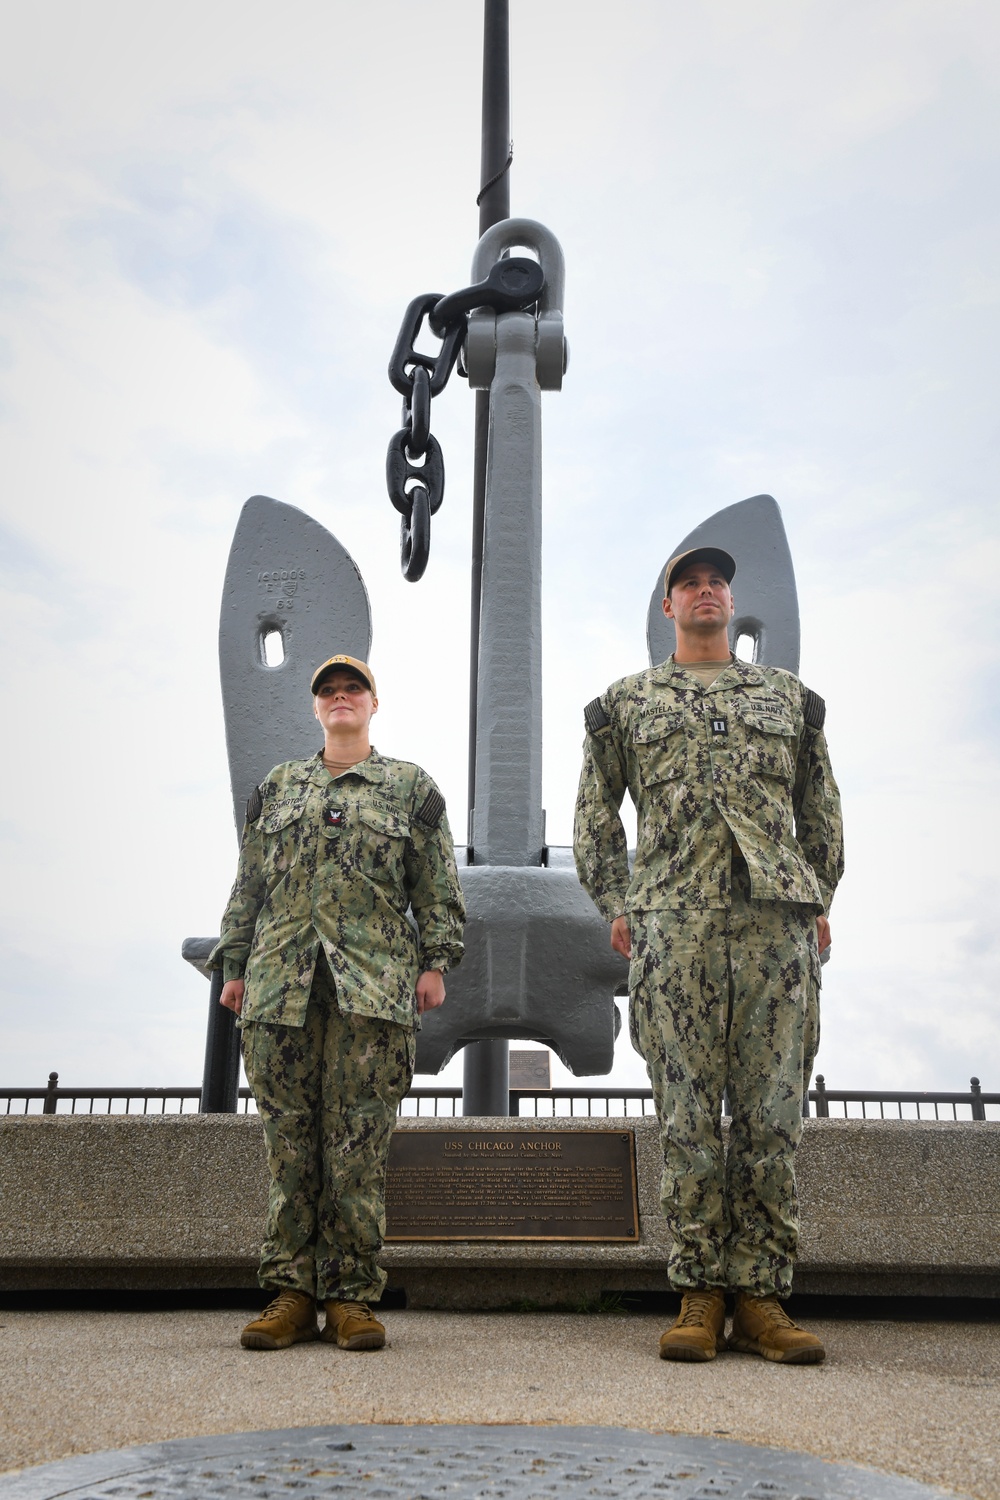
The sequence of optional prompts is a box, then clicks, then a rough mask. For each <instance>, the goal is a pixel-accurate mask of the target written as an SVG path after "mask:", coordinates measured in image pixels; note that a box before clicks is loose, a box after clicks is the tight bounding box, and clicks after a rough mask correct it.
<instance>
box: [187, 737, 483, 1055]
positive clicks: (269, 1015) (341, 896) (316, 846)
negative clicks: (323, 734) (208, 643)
mask: <svg viewBox="0 0 1000 1500" xmlns="http://www.w3.org/2000/svg"><path fill="white" fill-rule="evenodd" d="M260 793H261V798H260V799H255V798H252V799H251V813H252V812H257V816H256V817H251V819H250V820H248V822H247V825H246V828H245V829H244V834H243V844H242V847H241V849H240V861H239V869H238V871H237V876H236V883H235V885H234V886H233V890H232V895H231V896H230V898H229V904H228V906H227V907H226V911H225V915H224V917H223V919H222V935H221V937H220V938H219V941H218V943H217V944H216V946H215V948H214V950H213V952H212V956H211V958H210V960H209V963H210V965H211V966H212V967H215V968H218V967H219V966H220V965H221V967H222V969H223V975H224V978H225V979H227V980H229V979H236V978H245V980H246V994H245V997H244V1003H243V1011H242V1014H241V1016H240V1022H241V1024H242V1025H246V1024H248V1023H249V1022H252V1021H265V1022H275V1023H280V1024H282V1025H285V1026H302V1025H303V1024H304V1022H305V1014H306V1006H307V1004H308V1001H309V991H310V988H311V986H312V979H313V972H314V970H315V966H316V961H317V956H318V954H319V950H320V948H321V947H322V949H323V951H324V952H325V954H326V956H327V959H328V960H329V963H330V968H331V970H332V971H333V975H334V979H335V981H336V987H337V1003H338V1005H339V1007H340V1008H341V1010H343V1011H345V1012H353V1013H355V1014H356V1015H361V1016H372V1017H375V1018H378V1019H382V1020H386V1021H392V1022H395V1023H397V1024H398V1025H401V1026H407V1027H411V1028H412V1027H413V1026H414V1024H415V1001H414V988H415V985H416V981H417V976H418V974H419V973H420V972H422V971H423V970H425V969H442V970H443V969H447V968H449V967H454V965H455V964H457V963H458V962H459V960H460V959H461V956H462V951H463V950H462V927H463V923H464V921H465V905H464V902H463V899H462V888H461V885H460V884H459V879H458V871H457V869H456V867H455V851H454V847H453V845H452V839H451V833H450V830H449V828H448V820H447V817H446V816H445V813H444V801H443V799H442V797H441V794H440V793H439V792H438V789H437V787H436V786H435V785H434V782H433V781H432V780H431V778H430V777H429V776H428V775H427V774H426V773H425V772H424V771H422V770H421V769H420V767H419V766H416V765H413V764H412V763H410V762H409V761H402V760H389V759H387V758H385V757H384V756H381V755H379V754H378V752H377V751H375V750H373V751H372V752H371V755H370V756H369V758H368V759H367V760H365V761H361V762H359V764H358V765H356V766H353V767H352V768H351V769H350V770H349V771H346V772H344V773H343V774H342V775H341V776H338V777H336V778H334V777H332V776H331V775H330V773H329V771H327V769H326V767H325V766H324V765H323V761H322V753H320V754H318V755H316V756H314V757H313V758H312V759H310V760H301V761H294V760H293V761H287V762H286V763H285V764H284V765H281V766H276V767H275V769H274V770H273V771H271V773H270V774H269V776H268V778H267V780H266V781H265V782H263V783H262V785H261V788H260ZM255 800H257V807H254V806H253V803H254V801H255ZM408 909H409V911H410V912H411V913H412V917H413V919H414V921H415V923H416V931H415V930H414V925H413V922H411V920H410V919H409V917H408V914H407V913H408Z"/></svg>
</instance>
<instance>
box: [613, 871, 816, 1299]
mask: <svg viewBox="0 0 1000 1500" xmlns="http://www.w3.org/2000/svg"><path fill="white" fill-rule="evenodd" d="M737 885H738V887H741V888H738V889H737V891H736V892H735V893H734V896H733V903H732V905H731V907H729V909H728V910H722V911H652V912H645V913H641V914H640V913H633V915H632V918H631V919H630V922H631V930H632V965H631V972H630V982H629V989H630V994H631V1001H630V1006H629V1029H630V1033H631V1038H632V1044H633V1046H634V1047H635V1049H636V1051H637V1052H639V1053H640V1054H641V1055H642V1057H643V1058H644V1059H645V1062H646V1068H647V1071H648V1073H649V1079H650V1083H651V1085H652V1088H653V1095H654V1098H655V1102H656V1112H657V1118H658V1121H659V1126H660V1137H661V1141H662V1146H663V1159H664V1168H663V1179H662V1184H661V1204H662V1208H663V1213H664V1217H665V1218H666V1221H667V1225H668V1228H669V1230H670V1235H671V1239H672V1246H671V1250H670V1255H669V1259H668V1263H667V1265H668V1271H669V1275H670V1281H671V1285H672V1286H675V1287H677V1288H678V1289H681V1290H683V1289H685V1288H697V1287H712V1286H722V1287H729V1288H733V1289H736V1288H741V1289H743V1290H745V1291H749V1292H752V1293H753V1294H754V1295H756V1296H767V1295H768V1294H770V1293H771V1292H777V1293H778V1294H779V1296H787V1294H788V1293H789V1291H790V1290H791V1285H792V1266H793V1263H794V1260H795V1251H796V1246H797V1242H798V1199H797V1196H796V1190H795V1170H794V1160H793V1159H794V1154H795V1148H796V1146H797V1145H798V1142H799V1138H800V1136H801V1134H802V1099H803V1095H804V1092H805V1090H806V1089H807V1088H808V1084H809V1077H810V1075H811V1072H812V1064H813V1059H814V1057H815V1054H816V1048H817V1045H818V1042H819V954H818V950H817V939H816V919H815V915H814V913H813V912H812V910H811V909H810V908H809V907H806V906H802V905H799V904H796V903H791V902H780V901H753V900H750V899H749V896H748V885H747V883H746V882H737ZM723 1093H725V1094H726V1096H727V1100H728V1104H729V1109H730V1114H731V1120H730V1128H729V1146H728V1151H727V1150H726V1149H725V1146H724V1141H723V1134H722V1120H721V1116H722V1096H723Z"/></svg>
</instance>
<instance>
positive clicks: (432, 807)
mask: <svg viewBox="0 0 1000 1500" xmlns="http://www.w3.org/2000/svg"><path fill="white" fill-rule="evenodd" d="M443 816H444V798H443V797H442V795H441V793H440V792H439V791H438V790H437V788H436V787H435V788H434V790H433V791H430V792H428V793H427V796H426V797H425V798H424V800H423V802H421V804H420V806H419V807H418V808H417V820H418V822H420V823H423V824H424V826H425V827H427V828H436V827H437V826H438V824H439V823H440V821H441V819H442V817H443Z"/></svg>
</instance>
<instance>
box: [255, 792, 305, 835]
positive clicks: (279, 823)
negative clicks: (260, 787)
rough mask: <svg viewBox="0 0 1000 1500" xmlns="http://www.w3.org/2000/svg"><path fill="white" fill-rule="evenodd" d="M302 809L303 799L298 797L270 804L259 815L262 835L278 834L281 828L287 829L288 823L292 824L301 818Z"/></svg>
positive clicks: (303, 805)
mask: <svg viewBox="0 0 1000 1500" xmlns="http://www.w3.org/2000/svg"><path fill="white" fill-rule="evenodd" d="M304 807H305V799H304V798H300V797H296V798H294V799H293V800H290V801H287V802H276V803H274V804H272V806H271V807H267V808H265V809H264V812H263V813H262V814H261V819H260V826H261V830H262V831H263V832H264V833H280V832H281V830H282V829H283V828H287V827H288V825H289V823H294V822H295V820H296V818H301V816H302V810H303V808H304Z"/></svg>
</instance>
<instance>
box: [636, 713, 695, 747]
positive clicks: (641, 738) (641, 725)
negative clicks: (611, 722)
mask: <svg viewBox="0 0 1000 1500" xmlns="http://www.w3.org/2000/svg"><path fill="white" fill-rule="evenodd" d="M683 728H684V712H683V710H682V709H676V708H672V709H669V710H667V712H665V713H658V714H644V715H643V717H642V718H641V719H639V720H638V721H637V723H636V725H635V728H634V729H633V731H632V738H633V740H634V741H635V742H636V744H637V745H650V744H653V743H654V742H655V741H656V740H665V739H666V738H667V736H668V735H671V734H676V733H677V731H678V730H679V729H683Z"/></svg>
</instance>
